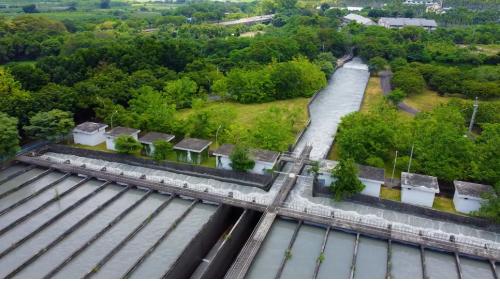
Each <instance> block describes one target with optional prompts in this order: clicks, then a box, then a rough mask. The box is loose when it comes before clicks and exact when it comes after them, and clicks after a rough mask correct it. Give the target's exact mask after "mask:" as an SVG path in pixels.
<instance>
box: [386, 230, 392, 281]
mask: <svg viewBox="0 0 500 281" xmlns="http://www.w3.org/2000/svg"><path fill="white" fill-rule="evenodd" d="M391 270H392V240H391V239H389V240H388V241H387V269H386V272H385V278H386V279H391Z"/></svg>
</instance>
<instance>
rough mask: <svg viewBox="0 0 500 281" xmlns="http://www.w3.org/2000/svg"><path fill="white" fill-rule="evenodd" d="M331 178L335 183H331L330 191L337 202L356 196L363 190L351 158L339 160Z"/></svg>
mask: <svg viewBox="0 0 500 281" xmlns="http://www.w3.org/2000/svg"><path fill="white" fill-rule="evenodd" d="M332 176H333V177H334V178H335V181H333V182H332V185H331V186H330V189H331V190H332V192H333V195H334V197H335V200H337V201H340V200H342V199H344V198H346V197H349V196H351V195H354V194H357V193H359V192H361V191H362V190H363V189H364V188H365V186H364V185H363V183H362V182H361V181H360V180H359V178H358V167H357V166H356V163H355V162H354V159H352V158H347V159H342V160H340V162H339V163H338V164H337V166H335V168H334V169H333V171H332Z"/></svg>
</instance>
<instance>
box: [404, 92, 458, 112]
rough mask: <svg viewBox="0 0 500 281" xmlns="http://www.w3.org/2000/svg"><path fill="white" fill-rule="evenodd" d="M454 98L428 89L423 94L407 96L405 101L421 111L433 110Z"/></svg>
mask: <svg viewBox="0 0 500 281" xmlns="http://www.w3.org/2000/svg"><path fill="white" fill-rule="evenodd" d="M452 98H453V97H451V96H440V95H438V94H437V92H434V91H431V90H428V89H426V90H424V92H423V93H422V94H419V95H412V96H409V97H407V98H405V99H404V103H406V104H407V105H409V106H411V107H413V108H415V109H418V110H420V111H431V110H432V109H433V108H435V107H436V106H438V105H440V104H447V103H448V102H449V101H450V100H451V99H452Z"/></svg>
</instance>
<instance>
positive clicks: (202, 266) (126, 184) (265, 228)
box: [0, 61, 500, 278]
mask: <svg viewBox="0 0 500 281" xmlns="http://www.w3.org/2000/svg"><path fill="white" fill-rule="evenodd" d="M358 64H360V62H358V61H354V62H353V63H352V64H351V65H349V64H347V68H342V69H340V70H339V71H337V72H336V74H334V75H337V76H334V77H333V78H332V79H331V80H330V81H331V83H332V81H336V82H335V83H336V84H337V85H335V83H334V87H333V86H332V87H333V88H332V87H329V88H327V89H325V91H324V92H322V93H320V94H319V95H320V96H318V97H317V98H316V101H319V102H320V103H322V104H324V105H326V106H321V105H319V104H316V105H314V108H316V109H313V110H314V111H316V112H317V113H318V112H322V111H324V110H328V109H331V108H333V107H334V106H338V107H339V108H343V109H345V111H344V112H342V113H336V114H329V115H324V116H328V117H327V119H328V120H330V119H332V120H333V119H335V120H336V121H335V122H334V124H324V123H323V122H324V121H325V120H324V119H322V118H321V114H319V115H314V114H312V116H311V119H312V120H311V125H310V128H313V129H311V131H307V132H306V134H304V137H303V138H302V140H301V142H300V143H299V145H297V147H296V150H295V151H294V152H293V153H291V154H287V157H288V160H287V162H286V163H283V168H282V169H281V171H280V173H279V174H278V175H277V177H276V179H275V180H274V182H273V183H272V186H271V188H270V189H269V191H265V190H263V189H260V188H258V187H255V186H248V185H241V184H237V183H235V182H234V181H229V180H228V181H224V179H220V178H213V179H210V178H207V177H206V178H201V177H196V176H193V175H186V174H182V173H175V172H172V171H165V170H161V169H155V168H154V167H148V168H146V167H141V166H134V165H130V164H125V163H118V162H110V161H105V160H103V159H98V158H91V157H82V156H75V155H71V154H64V153H54V152H47V151H43V150H40V151H38V152H33V153H26V154H24V155H21V156H19V157H17V158H16V161H17V162H15V163H13V164H12V165H10V166H8V167H7V168H4V169H3V170H0V277H3V278H44V277H45V278H368V277H377V278H448V277H451V278H498V274H500V263H499V262H500V243H499V242H500V240H498V237H499V236H500V235H499V234H498V233H495V232H491V231H487V230H485V229H480V228H474V227H470V226H466V225H459V224H452V223H449V222H445V221H438V220H436V226H434V225H431V224H429V223H428V222H426V221H424V220H422V219H419V218H417V217H416V216H413V217H412V216H409V215H406V214H403V213H397V212H393V213H391V212H390V210H384V212H383V213H380V214H379V212H381V211H380V210H377V209H376V208H367V207H366V206H358V205H356V204H354V203H342V204H336V203H332V202H330V201H327V200H326V198H320V199H318V198H312V196H311V195H310V193H311V192H310V188H311V187H310V185H311V179H310V178H309V177H308V176H307V169H308V167H307V165H308V163H310V159H311V158H312V159H318V158H323V157H324V155H325V151H328V149H329V146H330V145H331V143H330V142H331V140H332V135H334V134H335V131H336V128H337V123H338V122H339V121H340V118H341V117H342V116H343V115H345V114H348V113H349V112H352V111H356V110H357V109H358V108H359V104H360V102H361V100H362V92H363V91H364V87H365V84H366V81H367V77H368V76H367V73H366V72H367V70H366V68H364V67H363V65H362V64H360V65H358ZM358 74H359V75H360V76H359V77H361V78H360V79H361V80H359V81H361V82H359V83H360V85H357V86H356V87H354V88H355V89H356V90H355V91H352V89H351V90H349V92H347V93H346V92H343V88H346V87H349V83H341V82H340V81H346V79H347V81H350V83H354V82H353V79H355V78H356V77H357V75H358ZM339 75H341V76H342V77H344V78H345V79H340V78H339ZM349 79H350V80H349ZM357 81H358V80H357ZM363 83H364V84H363ZM354 88H353V89H354ZM360 92H361V94H360ZM336 95H341V96H342V97H341V98H339V99H340V100H342V101H343V102H342V103H341V104H340V105H339V104H337V105H336V104H335V102H334V100H335V98H336ZM349 97H351V98H352V99H349ZM332 99H333V100H332ZM347 104H349V106H347ZM339 110H340V109H339ZM328 120H326V121H328ZM332 120H330V121H332ZM323 134H328V135H330V139H329V140H328V141H316V142H313V141H311V140H314V139H321V138H323ZM311 144H312V146H311ZM403 217H410V218H411V220H410V221H404V220H403Z"/></svg>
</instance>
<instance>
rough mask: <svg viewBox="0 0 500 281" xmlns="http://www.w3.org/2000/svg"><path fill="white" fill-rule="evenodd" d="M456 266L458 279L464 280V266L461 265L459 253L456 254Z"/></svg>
mask: <svg viewBox="0 0 500 281" xmlns="http://www.w3.org/2000/svg"><path fill="white" fill-rule="evenodd" d="M455 265H456V266H457V273H458V278H460V279H463V275H462V266H461V264H460V257H459V256H458V253H457V252H455Z"/></svg>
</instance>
